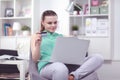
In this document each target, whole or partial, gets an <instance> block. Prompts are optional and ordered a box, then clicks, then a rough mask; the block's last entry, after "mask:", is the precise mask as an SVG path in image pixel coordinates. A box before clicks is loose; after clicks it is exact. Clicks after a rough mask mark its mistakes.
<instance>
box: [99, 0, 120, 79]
mask: <svg viewBox="0 0 120 80" xmlns="http://www.w3.org/2000/svg"><path fill="white" fill-rule="evenodd" d="M111 1H112V0H111ZM119 7H120V0H114V1H113V2H112V4H111V8H112V10H111V11H112V16H111V17H112V27H113V32H114V33H113V34H114V37H113V38H114V53H113V59H112V60H111V61H105V63H104V64H103V66H102V67H101V68H100V69H99V70H98V76H99V78H100V80H120V10H119Z"/></svg>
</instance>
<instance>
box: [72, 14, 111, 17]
mask: <svg viewBox="0 0 120 80" xmlns="http://www.w3.org/2000/svg"><path fill="white" fill-rule="evenodd" d="M92 16H96V17H97V16H98V17H100V16H109V14H87V15H70V17H92Z"/></svg>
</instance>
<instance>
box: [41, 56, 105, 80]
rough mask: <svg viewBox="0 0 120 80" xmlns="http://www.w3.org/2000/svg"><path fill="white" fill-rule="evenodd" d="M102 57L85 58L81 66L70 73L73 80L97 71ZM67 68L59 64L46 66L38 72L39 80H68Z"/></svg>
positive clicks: (101, 62)
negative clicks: (73, 77)
mask: <svg viewBox="0 0 120 80" xmlns="http://www.w3.org/2000/svg"><path fill="white" fill-rule="evenodd" d="M103 61H104V60H103V57H102V56H101V55H99V54H96V55H92V56H89V57H86V58H85V60H84V61H83V64H82V65H81V66H80V67H79V68H78V69H76V70H75V71H73V72H71V73H70V74H73V75H74V76H75V80H78V79H80V78H81V77H83V76H84V75H86V74H89V73H91V72H93V71H95V70H96V69H98V68H99V67H100V66H101V65H102V64H103ZM68 72H69V71H68V68H67V67H66V66H65V64H63V63H61V62H55V63H51V64H48V65H46V66H45V67H44V68H43V69H42V70H41V72H40V77H41V80H68Z"/></svg>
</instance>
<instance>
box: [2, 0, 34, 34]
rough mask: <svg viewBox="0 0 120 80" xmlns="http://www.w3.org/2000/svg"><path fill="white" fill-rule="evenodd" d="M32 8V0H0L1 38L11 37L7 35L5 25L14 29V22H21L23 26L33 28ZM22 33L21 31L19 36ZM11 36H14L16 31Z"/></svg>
mask: <svg viewBox="0 0 120 80" xmlns="http://www.w3.org/2000/svg"><path fill="white" fill-rule="evenodd" d="M32 7H33V6H32V0H0V36H9V35H6V34H5V33H6V32H5V29H6V27H5V24H9V25H10V26H9V27H11V28H12V27H13V23H14V22H19V23H20V24H21V26H24V25H27V26H29V27H30V28H31V27H32V26H33V25H32V24H33V22H32V19H33V18H32V9H33V8H32ZM32 32H33V31H32V29H31V33H32ZM21 33H22V32H21V31H20V32H19V35H22V34H21ZM10 36H14V31H13V33H12V35H10Z"/></svg>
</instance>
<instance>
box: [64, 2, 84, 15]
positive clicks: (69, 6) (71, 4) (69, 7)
mask: <svg viewBox="0 0 120 80" xmlns="http://www.w3.org/2000/svg"><path fill="white" fill-rule="evenodd" d="M74 6H76V7H77V8H79V9H80V10H82V8H81V7H80V6H79V5H77V4H76V0H74V1H72V2H71V3H70V4H69V5H68V7H67V9H66V11H68V12H69V13H73V11H74Z"/></svg>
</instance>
